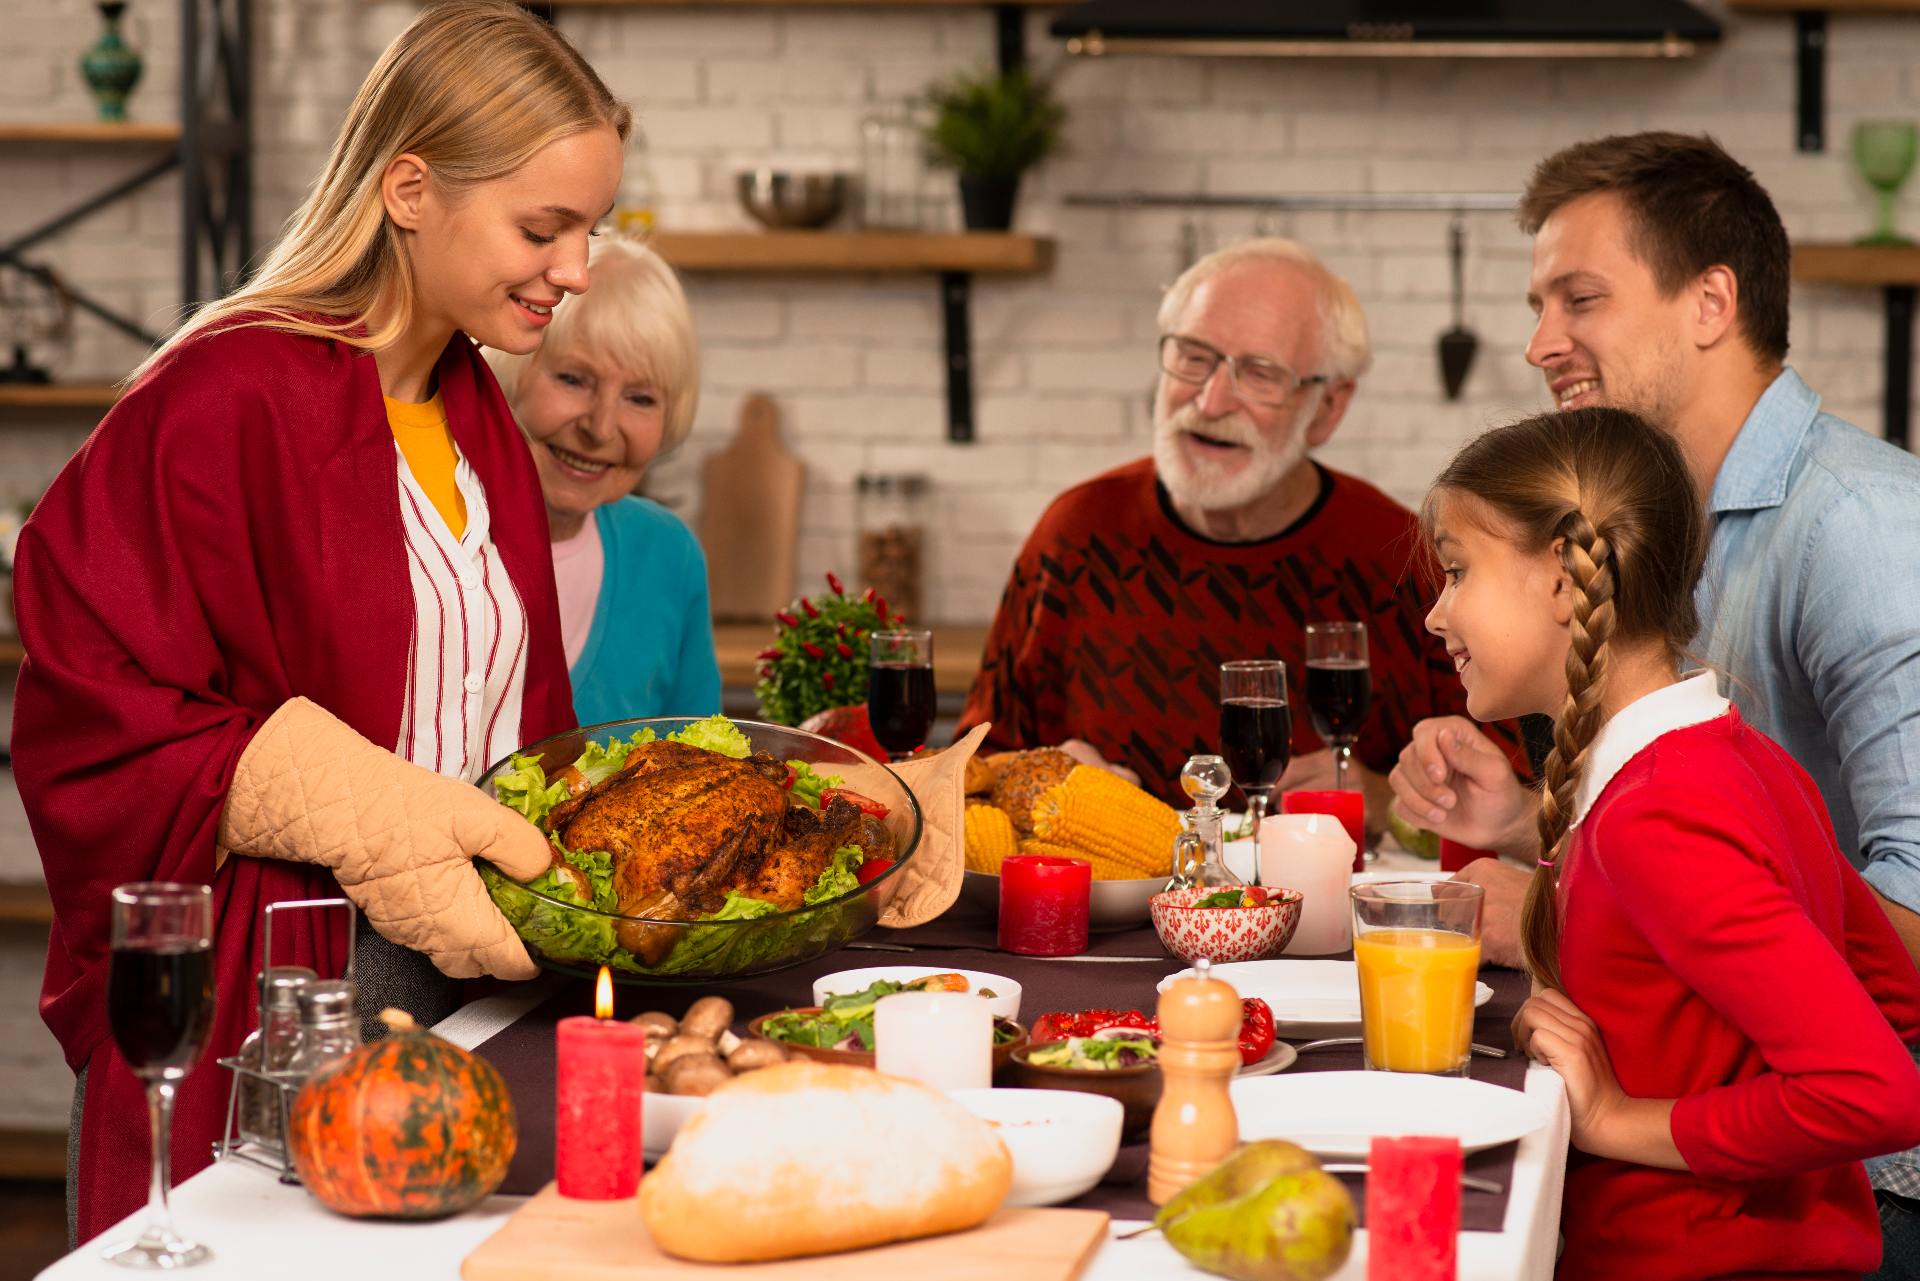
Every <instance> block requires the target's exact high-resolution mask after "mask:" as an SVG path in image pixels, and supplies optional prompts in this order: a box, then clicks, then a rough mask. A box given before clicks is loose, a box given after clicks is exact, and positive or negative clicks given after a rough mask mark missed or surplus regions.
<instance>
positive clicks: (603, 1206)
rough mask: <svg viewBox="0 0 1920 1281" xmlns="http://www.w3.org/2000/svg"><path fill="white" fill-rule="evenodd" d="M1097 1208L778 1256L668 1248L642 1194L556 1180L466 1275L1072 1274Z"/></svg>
mask: <svg viewBox="0 0 1920 1281" xmlns="http://www.w3.org/2000/svg"><path fill="white" fill-rule="evenodd" d="M1106 1234H1107V1216H1106V1215H1105V1214H1104V1213H1102V1212H1101V1211H1098V1210H1001V1211H1000V1212H999V1213H998V1214H996V1215H994V1216H993V1217H992V1218H991V1219H988V1220H987V1221H986V1223H984V1224H982V1225H981V1226H980V1227H977V1228H975V1229H973V1230H972V1231H971V1232H955V1233H951V1234H949V1235H947V1236H939V1237H927V1238H925V1239H923V1240H919V1241H903V1242H901V1243H900V1244H898V1245H885V1246H878V1247H876V1248H874V1249H871V1250H854V1251H851V1252H849V1253H846V1254H823V1255H818V1256H816V1257H813V1258H808V1259H782V1260H780V1261H779V1262H777V1263H741V1264H733V1265H721V1264H714V1263H688V1262H685V1261H684V1260H681V1259H675V1258H673V1257H671V1256H669V1255H666V1254H663V1253H661V1252H660V1249H659V1247H657V1246H656V1245H654V1243H653V1238H652V1237H650V1236H648V1235H647V1230H646V1228H645V1226H643V1225H642V1224H641V1222H640V1207H639V1206H638V1205H637V1204H636V1203H635V1202H634V1201H630V1200H629V1201H570V1200H567V1199H566V1198H565V1197H562V1196H561V1195H560V1194H559V1192H557V1191H555V1190H554V1185H553V1184H551V1183H549V1184H548V1185H547V1186H546V1187H545V1188H542V1189H541V1191H540V1195H538V1196H536V1197H534V1198H533V1199H532V1200H531V1201H529V1202H527V1203H526V1205H524V1206H522V1207H521V1208H520V1209H518V1210H516V1211H515V1212H514V1214H513V1217H512V1218H510V1219H508V1220H507V1221H506V1223H504V1224H503V1225H501V1228H500V1230H499V1231H498V1232H496V1233H494V1234H493V1235H492V1236H490V1237H488V1238H487V1239H486V1240H485V1241H483V1242H481V1243H480V1248H479V1249H477V1250H475V1251H474V1252H473V1253H472V1254H469V1255H468V1256H467V1257H466V1258H465V1259H464V1260H462V1261H461V1264H460V1275H461V1276H462V1277H464V1278H466V1281H692V1279H693V1278H707V1279H708V1281H717V1279H718V1278H734V1279H736V1281H748V1279H751V1281H902V1279H903V1278H911V1281H979V1278H981V1277H983V1276H987V1275H998V1276H1005V1277H1018V1278H1019V1279H1020V1281H1073V1278H1075V1277H1077V1276H1079V1275H1080V1270H1081V1269H1082V1268H1084V1267H1086V1265H1087V1260H1088V1259H1090V1258H1092V1257H1093V1252H1094V1251H1095V1250H1096V1249H1098V1248H1099V1246H1100V1243H1101V1242H1102V1241H1103V1240H1105V1239H1106Z"/></svg>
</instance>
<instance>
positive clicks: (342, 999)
mask: <svg viewBox="0 0 1920 1281" xmlns="http://www.w3.org/2000/svg"><path fill="white" fill-rule="evenodd" d="M354 995H355V994H354V986H353V983H352V981H350V980H348V979H328V980H325V981H322V982H316V983H309V984H307V986H306V987H305V988H303V989H301V992H300V1048H299V1050H298V1051H297V1052H296V1053H295V1054H294V1056H293V1061H292V1062H290V1063H289V1064H288V1065H287V1075H288V1076H290V1077H295V1078H298V1079H301V1080H304V1079H305V1078H307V1077H310V1076H312V1075H313V1074H314V1073H315V1072H317V1071H319V1070H320V1069H321V1068H323V1067H325V1066H326V1065H327V1064H329V1063H331V1062H333V1061H334V1060H335V1059H339V1058H345V1057H346V1056H347V1055H349V1054H351V1053H353V1051H355V1050H356V1049H358V1048H360V1015H359V1012H358V1010H357V1009H356V1007H355V1003H354Z"/></svg>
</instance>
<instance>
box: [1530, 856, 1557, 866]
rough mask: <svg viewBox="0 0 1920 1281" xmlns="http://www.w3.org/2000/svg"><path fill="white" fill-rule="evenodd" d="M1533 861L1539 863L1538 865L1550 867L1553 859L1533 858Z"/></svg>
mask: <svg viewBox="0 0 1920 1281" xmlns="http://www.w3.org/2000/svg"><path fill="white" fill-rule="evenodd" d="M1534 862H1535V863H1538V864H1539V865H1540V866H1541V867H1552V866H1553V860H1552V859H1550V858H1537V859H1535V860H1534Z"/></svg>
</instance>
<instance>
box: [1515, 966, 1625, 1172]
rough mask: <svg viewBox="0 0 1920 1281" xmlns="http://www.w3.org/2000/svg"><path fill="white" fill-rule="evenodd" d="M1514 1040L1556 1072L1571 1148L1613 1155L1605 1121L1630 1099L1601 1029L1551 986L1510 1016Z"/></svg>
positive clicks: (1524, 1051)
mask: <svg viewBox="0 0 1920 1281" xmlns="http://www.w3.org/2000/svg"><path fill="white" fill-rule="evenodd" d="M1513 1040H1514V1044H1515V1045H1517V1046H1519V1047H1520V1052H1521V1053H1522V1054H1525V1055H1526V1056H1527V1057H1528V1058H1531V1059H1533V1060H1534V1061H1535V1062H1538V1063H1544V1064H1546V1065H1547V1066H1548V1067H1550V1068H1552V1069H1553V1070H1554V1071H1555V1072H1558V1073H1559V1074H1560V1079H1561V1080H1562V1081H1565V1082H1566V1085H1567V1104H1568V1106H1569V1107H1570V1108H1571V1109H1572V1112H1573V1146H1574V1147H1576V1148H1578V1149H1580V1151H1582V1152H1589V1153H1593V1154H1595V1155H1599V1156H1607V1155H1612V1154H1613V1145H1611V1144H1609V1143H1608V1141H1607V1140H1608V1138H1609V1137H1618V1136H1609V1134H1608V1128H1609V1124H1610V1123H1611V1122H1612V1121H1613V1120H1614V1118H1615V1117H1617V1116H1618V1115H1619V1114H1620V1113H1621V1111H1622V1107H1623V1105H1624V1104H1626V1103H1627V1102H1629V1100H1628V1099H1627V1096H1626V1093H1625V1092H1624V1091H1622V1090H1621V1088H1620V1082H1619V1081H1618V1080H1617V1079H1616V1078H1615V1077H1614V1075H1613V1063H1612V1061H1611V1060H1609V1059H1608V1058H1607V1047H1606V1045H1605V1044H1604V1043H1602V1041H1601V1039H1600V1029H1599V1028H1598V1027H1597V1026H1595V1025H1594V1022H1593V1020H1592V1019H1590V1018H1588V1017H1587V1016H1586V1015H1585V1014H1582V1013H1581V1012H1580V1007H1579V1006H1577V1005H1575V1004H1574V1003H1573V1002H1572V1001H1571V1000H1569V999H1568V998H1567V994H1566V993H1565V992H1561V991H1559V990H1557V989H1555V988H1546V989H1543V990H1542V991H1541V992H1540V993H1539V994H1538V995H1537V996H1535V997H1533V998H1532V999H1531V1000H1529V1001H1528V1002H1527V1003H1526V1004H1525V1005H1523V1006H1521V1007H1520V1013H1519V1014H1517V1015H1515V1016H1514V1020H1513Z"/></svg>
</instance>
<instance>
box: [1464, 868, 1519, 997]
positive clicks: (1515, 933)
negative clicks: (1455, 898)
mask: <svg viewBox="0 0 1920 1281" xmlns="http://www.w3.org/2000/svg"><path fill="white" fill-rule="evenodd" d="M1453 879H1454V880H1456V881H1465V882H1467V883H1468V884H1470V885H1478V886H1479V887H1480V888H1481V889H1482V890H1483V891H1484V892H1485V896H1484V897H1483V899H1482V900H1481V904H1480V961H1481V963H1482V964H1483V965H1504V966H1506V967H1507V968H1508V969H1511V970H1524V969H1526V968H1527V959H1526V957H1525V956H1524V955H1522V954H1521V951H1520V909H1521V908H1522V907H1524V906H1525V905H1526V901H1527V886H1528V885H1530V884H1532V883H1533V877H1531V876H1529V875H1528V874H1527V873H1526V872H1524V871H1523V870H1521V869H1520V868H1517V867H1509V866H1508V865H1507V864H1505V863H1502V862H1501V861H1500V860H1499V859H1497V858H1477V859H1475V860H1473V862H1471V863H1469V864H1467V865H1466V866H1465V867H1463V868H1461V869H1460V871H1459V873H1458V874H1457V875H1455V876H1454V878H1453Z"/></svg>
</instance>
